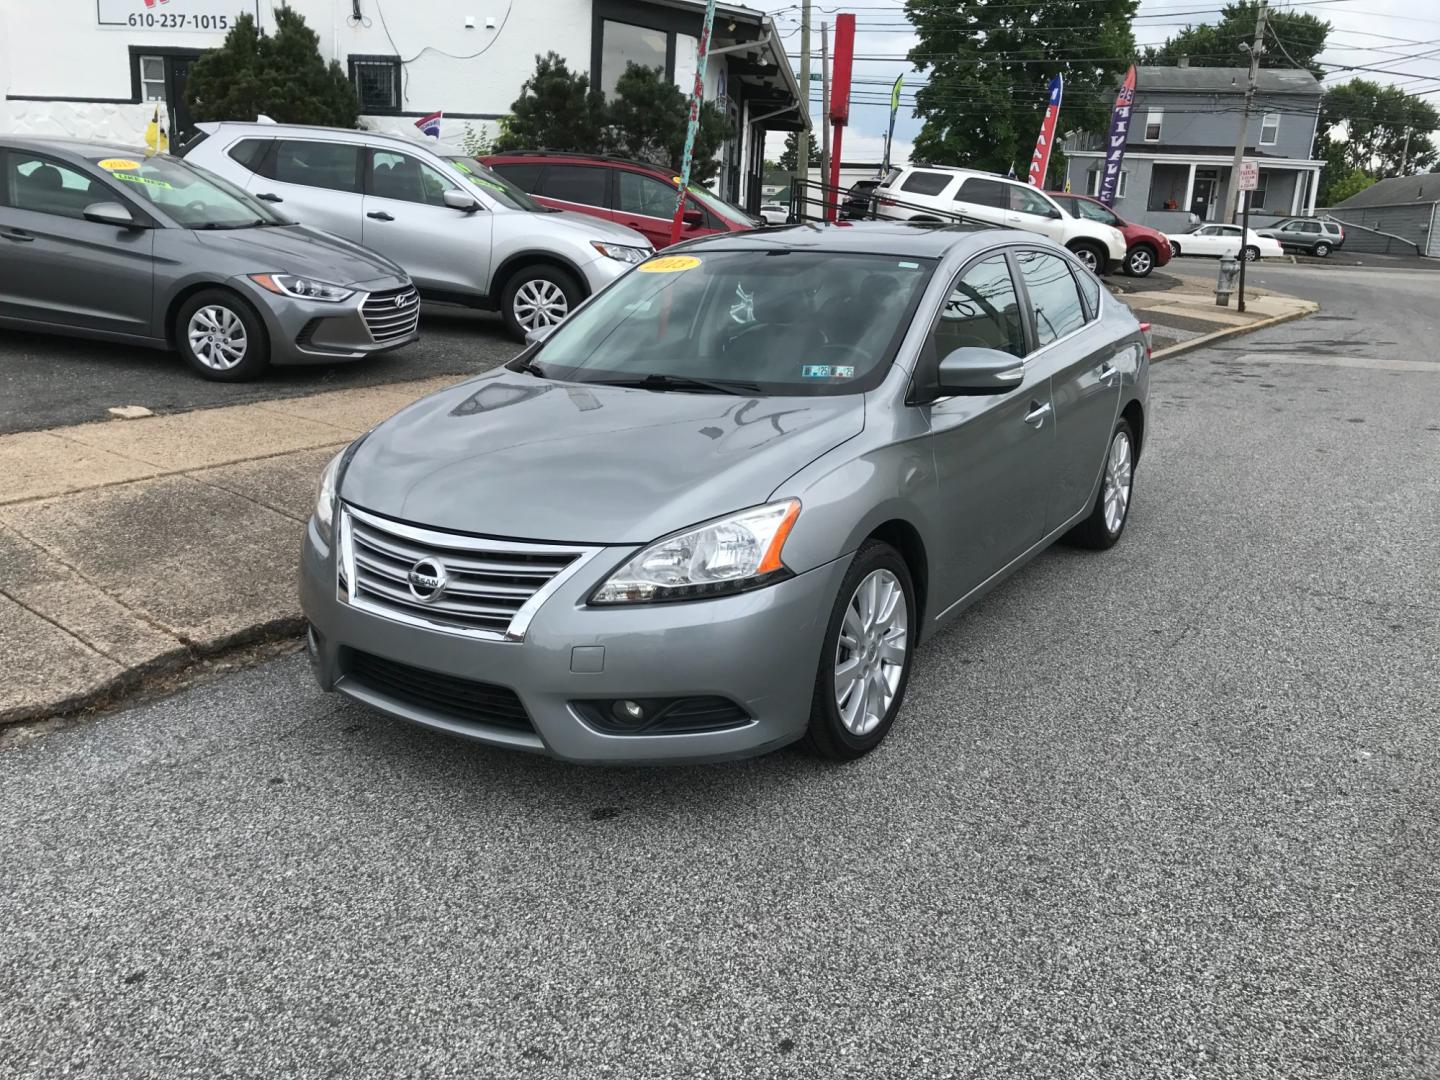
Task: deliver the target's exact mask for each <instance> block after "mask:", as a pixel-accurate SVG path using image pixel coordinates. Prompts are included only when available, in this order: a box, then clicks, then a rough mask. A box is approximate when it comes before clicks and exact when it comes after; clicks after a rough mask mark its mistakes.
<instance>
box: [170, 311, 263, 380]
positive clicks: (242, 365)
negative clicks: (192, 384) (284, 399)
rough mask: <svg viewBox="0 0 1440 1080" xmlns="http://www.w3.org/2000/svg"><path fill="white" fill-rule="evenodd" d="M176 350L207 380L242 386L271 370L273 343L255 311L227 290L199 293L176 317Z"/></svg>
mask: <svg viewBox="0 0 1440 1080" xmlns="http://www.w3.org/2000/svg"><path fill="white" fill-rule="evenodd" d="M175 348H176V350H177V351H178V352H179V353H180V355H181V356H183V357H184V358H185V362H186V363H188V364H189V365H190V366H191V367H192V368H194V369H195V370H196V371H197V372H199V373H200V375H202V376H203V377H205V378H207V379H213V380H215V381H216V382H241V381H243V380H245V379H253V378H255V377H256V376H257V375H260V374H261V373H263V372H264V371H265V369H266V368H267V367H269V366H270V339H269V337H268V336H267V335H266V333H265V324H264V323H262V322H261V321H260V316H258V315H256V314H255V311H254V309H253V308H251V307H250V305H249V304H247V303H245V301H243V300H241V299H240V298H239V297H238V296H236V295H235V294H234V293H232V292H230V291H228V290H226V289H206V290H204V291H203V292H198V293H196V294H195V295H194V296H192V297H191V298H190V299H189V300H187V301H185V303H184V304H183V305H182V306H181V308H180V311H179V312H178V313H177V315H176V316H175Z"/></svg>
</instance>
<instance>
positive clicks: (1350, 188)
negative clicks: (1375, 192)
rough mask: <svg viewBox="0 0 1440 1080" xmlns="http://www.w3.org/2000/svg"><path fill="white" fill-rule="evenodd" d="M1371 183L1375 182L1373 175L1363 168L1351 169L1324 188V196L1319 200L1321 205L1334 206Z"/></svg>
mask: <svg viewBox="0 0 1440 1080" xmlns="http://www.w3.org/2000/svg"><path fill="white" fill-rule="evenodd" d="M1373 183H1375V177H1373V176H1371V175H1370V174H1369V173H1367V172H1365V171H1364V170H1363V169H1351V170H1350V171H1349V172H1348V173H1346V174H1345V175H1344V176H1342V177H1340V178H1339V180H1337V181H1335V182H1333V183H1331V184H1330V185H1329V187H1327V188H1326V189H1324V193H1325V198H1324V199H1322V200H1321V205H1322V206H1334V205H1336V204H1337V203H1342V202H1344V201H1345V200H1346V199H1348V198H1350V196H1351V195H1358V194H1360V192H1362V191H1364V190H1365V189H1366V188H1368V187H1369V186H1370V185H1371V184H1373Z"/></svg>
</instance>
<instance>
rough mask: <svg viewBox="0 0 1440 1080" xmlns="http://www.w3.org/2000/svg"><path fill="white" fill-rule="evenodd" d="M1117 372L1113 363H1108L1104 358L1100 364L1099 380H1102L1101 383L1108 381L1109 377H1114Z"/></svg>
mask: <svg viewBox="0 0 1440 1080" xmlns="http://www.w3.org/2000/svg"><path fill="white" fill-rule="evenodd" d="M1118 374H1119V372H1118V371H1117V370H1116V368H1115V365H1114V364H1112V363H1110V361H1109V360H1106V361H1105V363H1103V364H1101V365H1100V381H1101V382H1103V383H1108V382H1109V381H1110V380H1111V379H1113V378H1115V376H1116V375H1118Z"/></svg>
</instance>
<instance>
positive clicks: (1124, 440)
mask: <svg viewBox="0 0 1440 1080" xmlns="http://www.w3.org/2000/svg"><path fill="white" fill-rule="evenodd" d="M1134 487H1135V432H1134V430H1132V429H1131V427H1130V421H1128V420H1121V421H1120V423H1119V424H1117V425H1116V426H1115V433H1114V434H1113V435H1111V436H1110V448H1109V449H1108V450H1107V451H1106V452H1105V465H1104V472H1103V474H1102V475H1101V477H1100V491H1099V492H1098V493H1097V494H1096V496H1095V505H1094V507H1093V508H1092V509H1091V511H1090V516H1089V517H1087V518H1086V519H1085V520H1084V521H1082V522H1081V523H1080V524H1079V525H1076V526H1075V527H1074V528H1073V529H1071V530H1070V531H1069V532H1068V533H1066V534H1065V541H1066V542H1067V543H1070V544H1074V545H1075V546H1076V547H1083V548H1090V549H1092V550H1094V551H1104V550H1105V549H1106V548H1110V547H1114V546H1115V542H1116V541H1117V540H1119V539H1120V534H1121V533H1123V532H1124V531H1125V522H1126V521H1127V520H1128V519H1129V516H1130V495H1131V493H1132V492H1133V490H1134Z"/></svg>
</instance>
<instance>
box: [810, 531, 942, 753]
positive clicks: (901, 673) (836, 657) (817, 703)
mask: <svg viewBox="0 0 1440 1080" xmlns="http://www.w3.org/2000/svg"><path fill="white" fill-rule="evenodd" d="M916 612H917V607H916V604H915V588H914V585H913V584H912V583H911V581H910V570H909V568H908V567H907V566H906V565H905V560H904V559H902V558H901V557H900V553H899V552H898V551H896V550H895V549H894V548H892V547H891V546H890V545H889V544H885V543H882V542H880V541H878V540H867V541H866V542H865V543H864V544H862V545H861V547H860V550H859V551H857V552H856V553H855V559H854V561H853V562H851V564H850V569H849V571H847V572H846V574H845V580H844V581H842V582H841V583H840V591H839V594H838V595H837V596H836V597H835V606H834V608H833V609H832V610H831V612H830V622H829V624H828V626H827V627H826V630H825V639H824V643H823V644H822V645H821V651H820V670H819V672H818V673H817V674H816V677H815V696H814V698H813V699H812V700H811V704H810V725H809V727H808V728H807V729H806V731H805V740H804V742H805V745H806V747H807V748H808V749H809V750H811V751H812V752H813V753H816V754H818V755H820V756H821V757H827V758H832V759H834V760H837V761H850V760H853V759H855V758H858V757H862V756H864V755H865V754H868V753H869V752H870V751H871V750H873V749H875V747H877V746H879V745H880V742H881V740H882V739H884V738H885V735H886V733H887V732H888V731H889V730H890V726H891V725H892V724H893V723H894V722H895V714H896V713H898V712H899V711H900V703H901V702H902V701H903V700H904V697H905V685H906V683H907V682H908V681H909V679H910V663H911V659H912V656H913V653H914V649H915V636H916V629H917V627H916V621H915V620H916Z"/></svg>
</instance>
